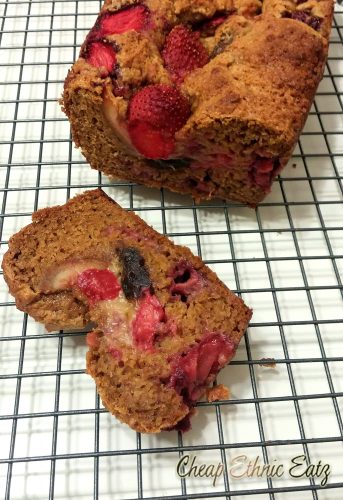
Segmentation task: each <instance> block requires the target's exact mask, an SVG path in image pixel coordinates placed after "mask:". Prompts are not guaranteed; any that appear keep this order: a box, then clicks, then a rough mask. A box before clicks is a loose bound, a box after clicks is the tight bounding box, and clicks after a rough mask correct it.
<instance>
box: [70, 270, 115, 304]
mask: <svg viewBox="0 0 343 500" xmlns="http://www.w3.org/2000/svg"><path fill="white" fill-rule="evenodd" d="M76 285H77V287H78V288H79V289H80V290H81V292H82V293H84V294H85V296H86V297H87V299H88V300H89V301H90V302H91V303H92V304H95V303H96V302H99V301H100V300H112V299H116V298H117V297H118V295H119V293H120V290H121V286H120V284H119V281H118V279H117V277H116V276H115V275H114V273H112V271H110V270H109V269H87V270H86V271H83V272H82V273H81V274H79V275H78V277H77V280H76Z"/></svg>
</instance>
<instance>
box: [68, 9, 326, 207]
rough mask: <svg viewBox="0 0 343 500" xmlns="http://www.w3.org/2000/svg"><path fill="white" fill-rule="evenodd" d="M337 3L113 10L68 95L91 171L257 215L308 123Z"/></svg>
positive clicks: (86, 48)
mask: <svg viewBox="0 0 343 500" xmlns="http://www.w3.org/2000/svg"><path fill="white" fill-rule="evenodd" d="M332 13H333V1H332V0H310V1H303V0H264V1H263V2H262V1H260V0H197V1H195V0H194V1H192V0H142V1H134V0H106V1H105V4H104V6H103V8H102V10H101V12H100V14H99V16H98V18H97V20H96V23H95V25H94V27H93V28H92V29H91V31H90V32H89V34H88V36H87V38H86V40H85V42H84V43H83V45H82V47H81V52H80V57H79V59H78V60H77V62H76V63H75V64H74V65H73V67H72V69H71V70H70V71H69V73H68V76H67V78H66V81H65V85H64V92H63V98H62V103H63V109H64V111H65V112H66V114H67V116H68V118H69V120H70V123H71V129H72V135H73V139H74V141H75V143H76V145H77V146H78V147H80V148H81V151H82V153H83V154H84V156H85V157H86V159H87V160H88V162H89V163H90V165H91V166H92V167H93V168H95V169H97V170H100V171H102V172H104V173H105V174H107V175H108V176H109V177H110V178H111V179H126V180H130V181H135V182H138V183H141V184H145V185H148V186H156V187H167V188H169V189H171V190H173V191H177V192H180V193H189V194H191V195H192V196H193V197H194V198H195V199H202V198H207V199H209V198H212V197H214V196H216V197H221V198H224V199H227V200H233V201H239V202H243V203H246V204H248V205H251V206H255V205H256V204H257V203H259V202H260V201H261V200H263V198H264V197H265V195H266V194H267V193H268V192H269V191H270V188H271V184H272V182H273V180H274V178H275V177H276V176H277V174H278V173H279V172H280V171H281V169H282V168H283V167H284V166H285V164H286V163H287V161H288V160H289V158H290V156H291V154H292V151H293V149H294V146H295V144H296V142H297V139H298V136H299V134H300V132H301V130H302V127H303V125H304V123H305V120H306V117H307V114H308V111H309V109H310V106H311V104H312V101H313V98H314V94H315V91H316V88H317V86H318V83H319V81H320V80H321V78H322V75H323V70H324V64H325V61H326V57H327V52H328V38H329V34H330V28H331V21H332Z"/></svg>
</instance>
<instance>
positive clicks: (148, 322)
mask: <svg viewBox="0 0 343 500" xmlns="http://www.w3.org/2000/svg"><path fill="white" fill-rule="evenodd" d="M138 304H139V306H138V311H137V314H136V317H135V319H134V321H133V323H132V335H133V340H134V342H135V344H136V345H137V346H138V347H139V348H140V349H143V350H151V349H152V347H153V342H154V337H155V335H156V334H157V333H158V332H159V325H160V323H162V322H163V321H165V312H164V309H163V307H162V305H161V304H160V301H159V300H158V298H157V297H156V295H151V293H150V292H149V291H148V290H147V291H146V292H145V294H144V296H143V297H142V298H141V299H140V300H139V302H138Z"/></svg>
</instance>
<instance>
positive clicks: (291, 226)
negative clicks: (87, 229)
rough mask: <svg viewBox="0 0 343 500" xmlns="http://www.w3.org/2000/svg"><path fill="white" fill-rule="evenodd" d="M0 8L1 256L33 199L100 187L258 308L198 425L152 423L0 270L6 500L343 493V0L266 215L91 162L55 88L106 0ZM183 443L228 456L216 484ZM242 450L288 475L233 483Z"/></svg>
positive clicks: (208, 459) (0, 417)
mask: <svg viewBox="0 0 343 500" xmlns="http://www.w3.org/2000/svg"><path fill="white" fill-rule="evenodd" d="M0 9H1V10H0V24H1V33H0V37H1V38H0V67H1V74H2V75H4V77H3V78H2V80H3V81H2V82H0V86H1V97H2V104H1V108H0V119H1V128H0V157H1V160H0V162H1V165H0V186H1V189H0V193H1V198H2V201H1V247H2V253H4V252H5V251H6V249H7V242H8V238H9V237H10V235H11V234H13V233H14V232H16V231H17V230H18V229H20V228H21V227H23V226H24V225H26V224H27V223H28V222H29V221H30V216H31V214H32V212H33V211H34V210H37V209H38V208H42V207H44V206H50V205H54V204H57V203H64V202H65V201H66V200H67V199H69V197H70V196H73V195H74V194H75V193H77V192H81V191H83V190H85V189H87V188H93V187H97V186H101V187H103V188H104V189H105V190H106V191H107V192H108V194H110V195H111V196H112V197H114V198H115V199H116V200H117V201H118V202H119V203H120V204H121V205H122V206H124V207H125V208H127V209H129V210H135V211H136V212H137V213H138V214H139V215H140V216H141V217H143V218H144V219H145V220H146V221H148V222H149V223H151V224H152V225H153V226H154V227H155V228H156V229H157V230H160V231H161V232H163V233H164V234H167V235H168V236H169V237H171V238H173V239H174V241H176V242H177V243H181V244H184V245H187V246H189V247H190V248H191V249H192V250H193V251H194V252H195V253H197V254H198V255H200V256H201V257H202V258H203V259H204V261H205V262H206V263H207V264H208V265H209V266H210V267H212V268H213V269H214V270H215V271H216V272H217V273H218V275H219V277H220V278H221V279H222V280H223V281H224V282H226V283H227V284H228V285H229V286H230V287H231V288H232V289H234V290H235V291H236V292H237V293H238V294H240V295H241V296H242V297H243V298H244V300H245V301H246V302H247V303H248V304H249V305H250V306H252V307H253V308H254V309H255V313H254V317H253V319H252V322H251V324H250V327H249V329H248V331H247V333H246V335H245V338H244V340H243V341H242V343H241V345H240V347H239V350H238V353H237V356H236V358H235V360H234V361H233V362H232V363H231V365H230V366H229V367H227V368H226V369H225V370H224V371H223V372H222V373H221V374H220V375H219V377H218V382H222V383H225V384H226V385H228V386H229V388H230V392H231V398H230V399H229V400H227V401H222V402H216V403H207V402H200V403H199V404H198V405H197V409H198V416H197V417H196V418H195V419H194V420H193V429H192V430H191V431H190V432H188V433H185V434H183V435H182V434H180V433H177V432H171V433H163V434H161V435H158V436H146V435H140V434H136V433H134V432H133V431H131V430H130V429H129V428H127V427H126V426H124V425H122V424H120V423H119V422H117V421H116V420H115V419H114V418H113V417H111V416H110V415H109V414H108V413H107V411H106V410H105V409H104V408H103V407H102V405H101V402H100V401H99V397H98V396H97V394H96V391H95V388H94V384H93V382H92V380H91V379H90V377H87V376H86V375H85V374H84V366H85V361H84V357H85V352H86V347H85V332H84V331H76V332H75V331H74V332H69V331H63V332H62V331H61V332H56V333H52V334H49V335H46V334H45V332H44V329H43V328H42V327H41V326H40V325H38V324H36V323H35V322H34V321H33V320H31V319H30V318H29V317H27V315H26V314H23V313H21V312H20V311H18V310H17V309H16V308H15V305H14V302H13V298H12V297H10V296H9V294H8V291H7V287H6V286H5V284H4V282H3V280H2V282H1V288H0V293H1V297H0V324H1V331H0V381H1V382H0V394H1V399H0V492H3V498H5V499H6V500H16V499H18V500H19V499H20V500H24V499H25V500H27V499H30V500H31V499H36V500H40V499H42V500H46V499H49V500H53V499H59V500H62V499H65V500H66V499H80V500H81V499H82V500H84V499H91V498H93V499H94V500H97V499H100V500H107V499H111V500H116V499H118V500H123V499H142V498H144V499H157V498H162V497H163V498H167V499H169V500H174V499H175V500H176V499H178V500H179V499H200V498H202V499H210V498H235V499H236V498H238V499H243V498H247V497H248V496H250V497H253V498H258V499H259V500H261V499H290V498H292V500H293V499H296V498H299V499H301V500H307V499H321V500H322V499H328V500H333V499H341V498H342V495H343V493H342V487H343V383H342V380H343V340H342V338H343V330H342V322H343V308H342V296H343V291H342V281H341V272H342V269H343V250H342V249H343V233H342V220H343V203H342V201H343V187H342V171H343V141H342V134H343V101H342V89H343V58H342V56H343V8H342V7H341V6H339V5H336V9H335V17H334V21H333V31H332V37H331V45H330V53H329V59H328V63H327V65H326V71H325V76H324V78H323V81H322V82H321V84H320V87H319V89H318V92H317V95H316V99H315V102H314V105H313V107H312V109H311V112H310V115H309V118H308V121H307V123H306V126H305V130H304V132H303V134H302V136H301V138H300V140H299V144H298V147H297V149H296V151H295V154H294V157H293V159H292V161H291V162H290V164H289V165H288V167H287V168H286V169H285V170H284V171H283V172H282V174H281V176H280V177H279V179H278V181H277V182H276V183H275V185H274V188H273V192H272V194H271V195H269V196H268V197H267V198H266V200H265V202H264V203H262V204H261V205H260V206H259V207H258V208H257V209H256V211H253V210H251V209H248V208H246V207H244V206H242V205H239V204H226V203H223V202H221V201H218V200H216V201H213V202H208V203H202V204H195V203H194V202H193V201H192V200H191V199H190V198H188V197H186V196H178V195H175V194H171V193H170V192H168V191H164V190H155V189H147V188H142V187H140V186H138V185H135V184H131V183H125V182H123V183H115V184H113V183H110V182H109V181H108V179H107V178H105V177H103V176H102V175H101V174H99V173H97V172H95V171H92V170H91V169H90V168H88V167H87V165H86V162H85V161H84V159H83V157H82V156H81V155H80V153H79V152H78V151H77V150H75V149H74V147H73V144H72V141H71V137H70V131H69V125H68V122H67V120H66V118H65V116H64V115H63V114H62V112H61V110H60V109H59V106H58V103H57V99H58V97H59V95H60V94H61V90H62V85H63V81H64V78H65V75H66V73H67V70H68V68H69V67H70V65H71V64H72V62H73V61H74V60H75V58H76V56H77V53H78V49H79V46H80V44H81V43H82V41H83V39H84V37H85V35H86V33H87V31H88V29H89V27H90V26H92V24H93V22H94V19H95V17H96V15H97V13H98V11H99V9H100V3H99V2H98V1H96V0H88V1H83V2H82V1H77V0H76V1H75V0H60V1H57V0H44V1H43V0H28V1H27V0H23V1H17V0H6V1H4V2H1V3H0ZM263 358H273V360H274V361H275V364H269V365H268V364H267V365H266V363H265V362H263V361H261V359H263ZM186 455H190V456H196V462H195V463H196V464H199V465H200V464H206V465H210V464H219V463H222V464H223V466H224V470H223V474H222V475H221V476H220V477H219V478H218V480H217V482H216V484H215V485H213V484H212V478H209V477H194V475H189V476H185V477H180V476H179V475H178V474H177V470H176V469H177V464H178V461H179V459H180V457H182V456H186ZM242 455H245V456H246V457H247V460H251V461H252V462H253V461H254V460H255V459H256V458H257V457H259V460H260V463H265V464H280V463H281V464H283V466H284V471H285V474H284V475H283V477H281V478H278V477H273V478H271V477H269V478H268V477H265V476H262V477H256V476H254V477H241V478H239V479H237V478H235V477H234V475H235V473H234V470H235V469H233V463H234V460H235V459H236V458H237V457H238V456H242ZM300 455H305V457H306V467H307V466H308V465H309V464H317V465H318V463H319V461H321V464H326V463H327V464H329V465H330V476H329V478H328V483H327V485H326V487H322V485H321V484H320V483H321V480H322V479H323V476H321V477H312V476H309V477H306V476H304V477H302V478H298V479H296V478H294V477H292V476H291V475H290V474H289V466H290V464H291V463H292V462H291V461H292V458H294V457H296V456H300ZM317 470H318V469H317ZM184 472H187V468H186V470H184ZM236 475H237V474H236ZM0 494H1V493H0Z"/></svg>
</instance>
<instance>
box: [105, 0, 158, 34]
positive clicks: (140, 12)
mask: <svg viewBox="0 0 343 500" xmlns="http://www.w3.org/2000/svg"><path fill="white" fill-rule="evenodd" d="M149 25H150V12H149V10H148V9H147V8H146V7H145V6H144V5H133V6H130V7H126V8H124V9H121V10H119V11H117V12H114V13H113V12H106V13H105V14H104V15H103V16H101V17H100V18H99V20H98V30H99V31H98V33H99V36H104V35H117V34H120V33H126V31H130V30H134V31H141V30H143V29H144V28H148V27H149Z"/></svg>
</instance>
